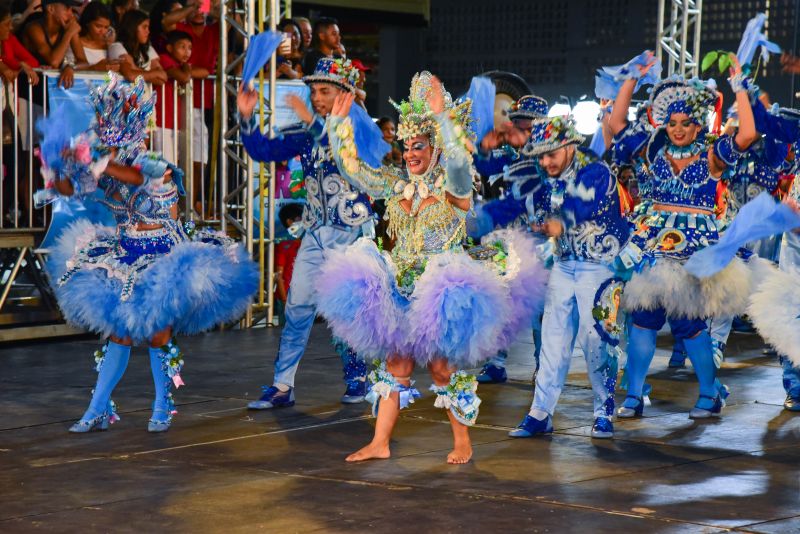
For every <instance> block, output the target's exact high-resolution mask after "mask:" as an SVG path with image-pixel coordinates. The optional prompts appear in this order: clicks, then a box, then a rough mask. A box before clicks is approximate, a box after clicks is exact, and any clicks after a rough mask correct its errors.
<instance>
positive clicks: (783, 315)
mask: <svg viewBox="0 0 800 534" xmlns="http://www.w3.org/2000/svg"><path fill="white" fill-rule="evenodd" d="M747 313H748V315H749V316H750V319H752V321H753V324H754V325H755V327H756V328H757V329H758V333H759V334H761V336H762V337H763V338H764V339H765V340H766V341H767V343H769V344H770V345H772V346H773V347H775V350H777V351H778V352H779V353H780V354H783V355H785V356H787V357H788V358H789V359H790V360H791V361H792V363H793V364H794V365H800V317H798V316H800V272H798V271H796V270H793V271H791V272H784V271H778V270H777V269H773V272H772V274H771V276H770V277H769V278H767V279H765V280H763V281H762V282H761V283H760V284H758V287H757V288H756V290H755V291H754V292H753V295H752V296H751V298H750V305H749V306H748V308H747Z"/></svg>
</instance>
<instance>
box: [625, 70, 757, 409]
mask: <svg viewBox="0 0 800 534" xmlns="http://www.w3.org/2000/svg"><path fill="white" fill-rule="evenodd" d="M732 61H734V64H735V67H734V68H731V70H730V78H729V81H730V83H731V87H732V88H733V90H734V92H735V94H736V101H737V103H738V107H739V110H740V116H739V121H740V122H739V130H738V132H737V133H736V135H735V137H731V136H722V137H720V138H719V139H717V140H715V141H710V142H709V141H707V140H706V136H705V131H704V129H703V126H704V124H705V121H706V120H707V116H708V113H709V111H711V110H712V109H713V108H714V106H715V104H716V102H717V99H718V96H717V93H716V91H715V90H714V89H713V88H712V87H710V86H709V85H707V84H705V83H704V82H702V81H700V80H697V79H691V80H685V79H683V78H679V77H673V78H668V79H666V80H662V81H661V82H659V83H657V84H656V85H655V87H653V90H652V93H651V96H650V102H649V108H650V110H649V112H650V114H651V120H653V121H654V122H655V124H656V126H657V127H656V129H655V130H654V131H653V132H652V134H651V135H650V138H649V140H648V142H647V144H646V146H645V148H644V157H643V158H640V159H638V160H637V161H634V162H633V163H636V164H637V165H638V172H639V173H640V174H642V175H643V176H646V177H647V181H648V185H649V188H648V190H649V198H648V199H643V200H645V209H644V212H643V213H641V214H640V215H639V216H637V217H636V218H635V219H634V225H635V229H634V237H633V238H632V240H631V244H630V245H629V246H630V247H631V248H632V249H633V252H634V253H635V254H636V255H639V256H640V257H641V258H642V261H641V263H640V265H639V268H638V269H637V270H636V272H634V274H633V277H632V279H631V280H630V282H628V284H627V285H626V287H625V293H624V295H623V305H624V306H625V308H626V309H627V310H628V311H630V312H631V315H632V322H633V326H632V328H631V329H630V332H629V335H628V364H627V373H628V396H627V398H626V399H625V402H624V403H623V405H622V406H621V407H620V408H619V410H618V411H617V415H618V416H619V417H623V418H627V417H635V416H640V415H641V414H642V411H643V409H644V402H643V400H642V388H643V386H644V379H645V376H646V374H647V370H648V368H649V366H650V362H651V361H652V358H653V355H654V353H655V346H656V333H657V332H658V330H659V329H660V328H661V327H662V326H663V325H664V323H665V322H666V321H667V320H668V321H669V323H670V327H671V329H672V332H673V335H675V336H676V337H678V338H680V339H682V340H683V342H684V346H685V347H686V351H687V352H688V354H689V358H690V359H691V360H692V365H693V367H694V369H695V373H696V374H697V379H698V382H699V383H700V397H699V399H698V401H697V403H696V404H695V406H694V408H693V409H692V410H691V412H690V414H689V417H692V418H707V417H711V416H716V415H719V413H720V412H721V410H722V407H723V405H724V396H725V395H726V392H725V391H724V389H723V388H722V387H721V386H720V384H719V382H718V381H717V380H716V366H715V365H714V359H713V352H712V345H711V338H710V337H709V334H708V331H707V326H706V322H705V320H706V318H708V317H714V316H719V315H722V314H726V313H739V312H741V311H743V309H744V308H745V306H746V304H747V299H748V296H749V294H750V273H749V271H748V269H747V268H746V267H745V265H744V263H743V262H742V261H741V260H738V259H737V260H736V261H734V262H732V263H731V264H730V265H729V266H728V267H726V268H725V269H724V270H723V271H721V272H720V273H718V274H717V275H715V276H713V277H711V278H707V279H703V280H700V279H698V278H695V277H693V276H692V275H690V274H689V273H688V272H686V270H685V269H684V267H683V264H684V263H685V261H686V260H687V259H688V258H689V257H691V255H692V254H693V252H694V251H696V250H699V249H701V248H703V247H706V246H708V245H709V244H711V243H714V242H715V241H717V240H718V239H719V232H718V227H719V224H718V222H717V220H716V217H715V212H714V210H715V199H716V193H717V186H718V183H719V180H720V177H721V176H722V173H723V171H724V170H725V169H726V167H728V166H732V165H735V164H736V161H737V160H738V158H739V157H740V156H741V154H742V151H744V150H747V148H748V147H749V146H750V145H751V144H752V143H753V142H754V141H755V140H756V138H757V133H756V129H755V124H754V120H753V114H752V110H751V108H750V98H749V94H748V91H747V85H748V83H749V82H748V80H747V79H746V78H745V77H744V75H743V74H742V71H741V68H740V67H739V65H738V62H736V59H735V57H732ZM654 64H655V60H653V59H651V61H650V62H649V63H648V64H647V65H645V66H643V67H639V68H634V69H631V70H630V73H629V76H628V77H629V79H627V80H626V81H625V82H624V83H623V85H622V88H621V89H620V92H619V94H618V96H617V99H616V101H615V103H614V109H613V111H612V116H611V119H610V126H611V129H612V131H613V132H614V134H615V135H617V136H619V137H620V138H624V136H625V132H624V130H625V128H626V127H627V120H626V116H627V112H628V106H629V105H630V101H631V97H632V95H633V92H634V88H635V86H636V82H637V79H638V78H639V77H641V76H643V75H645V74H646V73H647V71H648V70H649V69H650V68H651V67H652V66H653V65H654Z"/></svg>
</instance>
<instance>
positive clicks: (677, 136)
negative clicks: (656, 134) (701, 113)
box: [667, 113, 700, 146]
mask: <svg viewBox="0 0 800 534" xmlns="http://www.w3.org/2000/svg"><path fill="white" fill-rule="evenodd" d="M699 132H700V125H699V124H697V123H696V122H694V121H692V119H691V118H690V117H689V115H687V114H686V113H673V114H672V115H670V117H669V121H668V122H667V136H668V137H669V140H670V141H671V142H672V144H673V145H675V146H689V145H691V144H692V143H694V140H695V139H697V134H698V133H699Z"/></svg>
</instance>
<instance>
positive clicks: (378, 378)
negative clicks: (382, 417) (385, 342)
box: [365, 362, 422, 417]
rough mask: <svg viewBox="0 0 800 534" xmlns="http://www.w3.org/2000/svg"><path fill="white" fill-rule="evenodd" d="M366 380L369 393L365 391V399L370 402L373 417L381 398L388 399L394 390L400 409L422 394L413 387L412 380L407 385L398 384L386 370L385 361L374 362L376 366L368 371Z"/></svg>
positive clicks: (376, 412)
mask: <svg viewBox="0 0 800 534" xmlns="http://www.w3.org/2000/svg"><path fill="white" fill-rule="evenodd" d="M367 380H369V393H367V396H366V398H365V400H366V401H367V402H369V403H371V404H372V416H373V417H377V415H378V406H379V405H380V401H381V399H384V400H386V399H388V398H389V396H390V395H391V394H392V393H393V392H395V391H396V392H397V393H398V394H399V395H398V398H399V401H400V409H401V410H403V409H405V408H408V407H409V406H410V405H412V404H414V400H415V399H418V398H420V397H421V396H422V394H421V393H420V392H419V390H418V389H417V388H415V387H414V381H413V380H411V381H410V382H409V385H407V386H405V385H403V384H400V383H399V382H398V381H397V379H396V378H395V377H394V375H393V374H392V373H390V372H389V371H387V370H386V362H379V363H378V362H376V368H375V369H373V370H372V371H371V372H370V373H369V376H368V377H367Z"/></svg>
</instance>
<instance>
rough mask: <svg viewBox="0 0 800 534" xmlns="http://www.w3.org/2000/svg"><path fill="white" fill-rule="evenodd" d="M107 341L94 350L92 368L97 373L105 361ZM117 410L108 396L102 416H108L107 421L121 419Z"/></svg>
mask: <svg viewBox="0 0 800 534" xmlns="http://www.w3.org/2000/svg"><path fill="white" fill-rule="evenodd" d="M108 343H109V342H108V341H106V342H105V343H103V346H102V347H100V348H99V349H97V350H96V351H94V362H95V366H94V370H95V371H97V372H98V373H99V372H100V369H101V368H102V367H103V363H105V362H104V360H105V357H106V353H107V352H108ZM92 394H94V390H92ZM117 411H118V410H117V403H116V402H114V400H113V399H110V398H109V399H108V407H107V408H106V411H105V413H104V414H103V416H105V417H108V422H109V423H116V422H117V421H119V420H120V419H121V417H120V416H119V414H118V413H117Z"/></svg>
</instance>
